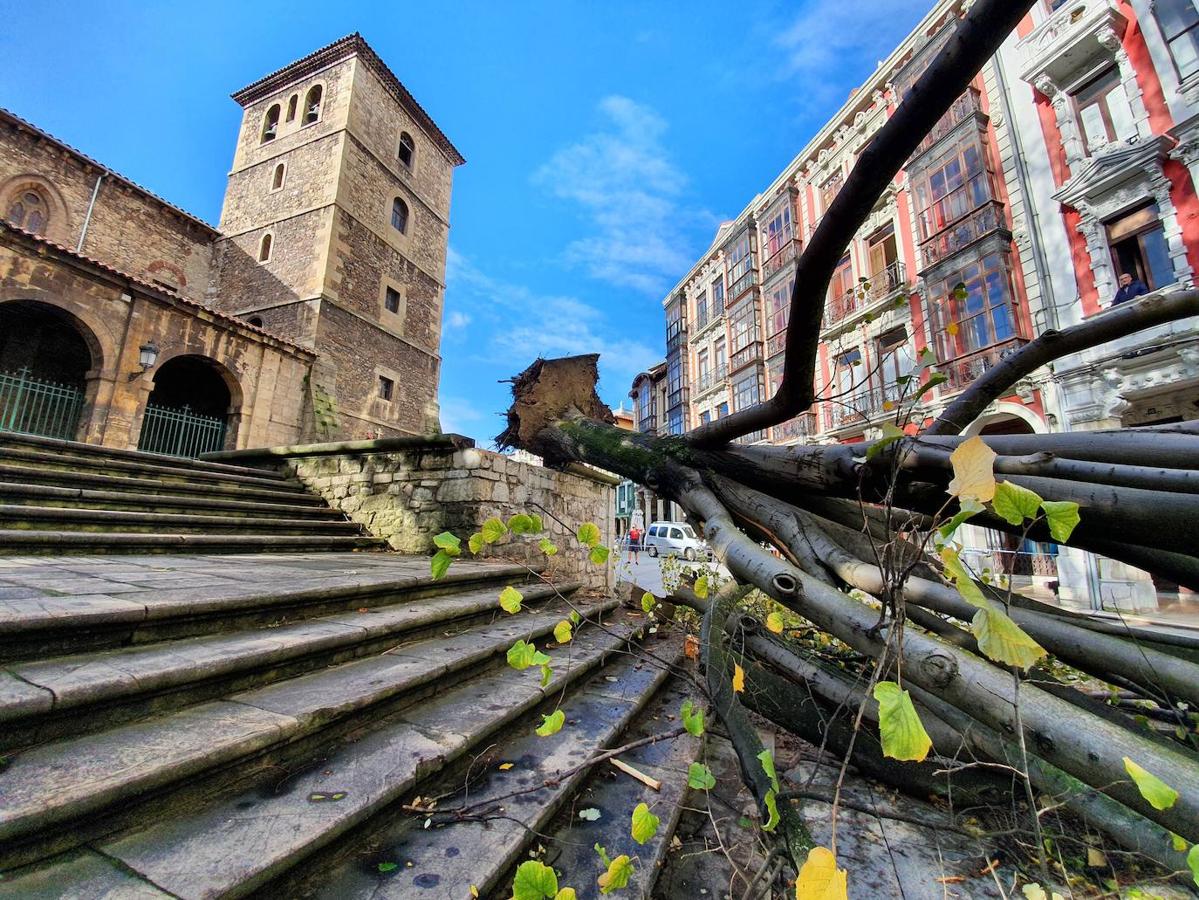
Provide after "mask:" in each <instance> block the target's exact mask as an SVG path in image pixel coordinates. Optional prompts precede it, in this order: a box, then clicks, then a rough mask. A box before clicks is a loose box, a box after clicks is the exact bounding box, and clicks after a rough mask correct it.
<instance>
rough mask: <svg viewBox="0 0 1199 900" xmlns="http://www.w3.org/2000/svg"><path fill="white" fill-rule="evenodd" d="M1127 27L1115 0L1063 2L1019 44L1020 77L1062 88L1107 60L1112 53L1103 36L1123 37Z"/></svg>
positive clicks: (1033, 82)
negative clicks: (1104, 43) (1045, 79)
mask: <svg viewBox="0 0 1199 900" xmlns="http://www.w3.org/2000/svg"><path fill="white" fill-rule="evenodd" d="M1127 25H1128V20H1127V19H1126V18H1125V17H1124V14H1123V13H1121V12H1120V10H1119V8H1118V7H1117V5H1116V2H1115V0H1071V2H1068V3H1063V4H1062V5H1061V6H1059V7H1058V8H1057V9H1056V10H1054V11H1053V13H1052V14H1050V16H1049V17H1048V18H1047V19H1045V21H1044V22H1042V23H1041V24H1040V25H1038V26H1037V27H1036V28H1034V29H1033V30H1032V31H1031V32H1030V33H1029V34H1028V36H1027V37H1026V38H1024V40H1022V41H1020V43H1019V45H1018V47H1019V51H1020V57H1021V70H1020V77H1021V78H1023V79H1024V80H1025V81H1027V82H1029V83H1030V84H1033V85H1036V84H1037V81H1038V79H1041V78H1048V79H1049V81H1050V82H1051V83H1053V84H1054V85H1056V86H1057V87H1059V88H1061V87H1065V86H1066V85H1067V84H1068V82H1069V81H1071V80H1072V79H1073V78H1074V77H1075V76H1078V75H1081V74H1083V73H1084V72H1085V71H1086V70H1087V69H1088V68H1089V67H1090V66H1091V65H1092V64H1093V62H1095V61H1096V60H1099V59H1102V58H1103V57H1105V56H1106V57H1109V58H1110V57H1111V55H1112V51H1111V49H1109V48H1107V47H1105V46H1104V45H1103V43H1101V38H1102V39H1103V40H1107V39H1108V38H1106V37H1104V35H1107V34H1109V33H1114V34H1115V36H1116V37H1120V36H1123V34H1124V29H1125V27H1126V26H1127Z"/></svg>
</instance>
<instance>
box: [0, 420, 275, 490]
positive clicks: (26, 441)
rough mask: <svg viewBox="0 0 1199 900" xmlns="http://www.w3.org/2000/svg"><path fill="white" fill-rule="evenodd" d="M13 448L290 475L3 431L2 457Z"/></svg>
mask: <svg viewBox="0 0 1199 900" xmlns="http://www.w3.org/2000/svg"><path fill="white" fill-rule="evenodd" d="M10 449H12V450H16V449H26V450H29V449H34V450H42V451H45V452H48V453H72V454H76V455H83V456H93V457H101V458H105V459H120V460H134V461H141V462H145V463H148V464H152V465H159V466H169V467H171V468H174V469H180V470H184V471H191V472H217V473H220V472H223V473H225V474H228V475H248V476H253V477H257V478H276V479H279V480H286V478H287V476H285V475H283V474H281V473H279V472H276V471H274V470H272V469H258V468H252V467H250V466H239V465H230V464H228V463H221V462H211V461H208V460H201V459H192V458H190V457H183V456H167V455H166V454H163V453H146V452H145V451H143V450H124V449H118V448H115V447H104V446H101V445H99V444H85V443H83V442H81V441H64V440H59V439H58V438H49V437H42V436H41V435H35V434H19V433H17V432H13V431H2V432H0V456H3V455H5V454H6V453H7V451H8V450H10Z"/></svg>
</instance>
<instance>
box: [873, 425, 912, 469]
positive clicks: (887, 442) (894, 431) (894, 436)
mask: <svg viewBox="0 0 1199 900" xmlns="http://www.w3.org/2000/svg"><path fill="white" fill-rule="evenodd" d="M903 436H904V435H903V429H902V428H900V427H899V426H898V425H896V424H895V423H894V422H884V423H883V436H882V437H881V438H879V439H878V440H877V441H875V442H874V443H873V444H871V445H870V446H869V447H868V448H866V459H867V460H871V459H874V458H875V457H876V456H878V455H879V454H880V453H882V452H883V451H884V450H886V449H887V448H888V447H890V446H891V445H892V444H894V443H895V442H896V441H897V440H899V439H900V438H902V437H903Z"/></svg>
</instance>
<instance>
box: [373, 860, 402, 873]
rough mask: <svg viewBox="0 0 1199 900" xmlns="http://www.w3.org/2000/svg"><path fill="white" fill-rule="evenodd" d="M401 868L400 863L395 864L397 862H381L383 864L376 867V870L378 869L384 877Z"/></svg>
mask: <svg viewBox="0 0 1199 900" xmlns="http://www.w3.org/2000/svg"><path fill="white" fill-rule="evenodd" d="M399 867H400V864H399V863H395V862H381V863H379V865H378V866H376V867H375V868H377V869H378V870H379V872H380V873H381V874H383V875H386V874H387V873H388V872H394V871H395V870H396V869H398V868H399Z"/></svg>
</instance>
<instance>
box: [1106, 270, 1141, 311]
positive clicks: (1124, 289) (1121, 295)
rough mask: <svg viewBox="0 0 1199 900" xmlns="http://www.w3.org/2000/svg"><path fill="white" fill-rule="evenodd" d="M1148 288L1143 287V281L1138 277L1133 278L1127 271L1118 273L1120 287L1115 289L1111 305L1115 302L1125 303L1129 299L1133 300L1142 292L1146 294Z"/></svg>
mask: <svg viewBox="0 0 1199 900" xmlns="http://www.w3.org/2000/svg"><path fill="white" fill-rule="evenodd" d="M1148 293H1149V288H1147V287H1145V282H1143V281H1141V279H1139V278H1134V277H1133V276H1132V275H1130V274H1129V273H1128V272H1122V273H1121V274H1120V288H1119V290H1117V291H1116V296H1115V297H1113V298H1112V306H1115V305H1116V304H1117V303H1127V302H1128V301H1129V300H1135V299H1136V298H1137V297H1140V296H1141V295H1142V294H1148Z"/></svg>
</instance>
